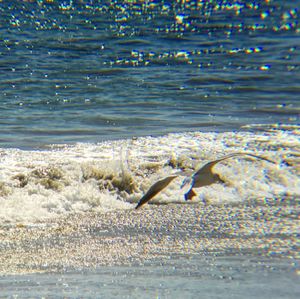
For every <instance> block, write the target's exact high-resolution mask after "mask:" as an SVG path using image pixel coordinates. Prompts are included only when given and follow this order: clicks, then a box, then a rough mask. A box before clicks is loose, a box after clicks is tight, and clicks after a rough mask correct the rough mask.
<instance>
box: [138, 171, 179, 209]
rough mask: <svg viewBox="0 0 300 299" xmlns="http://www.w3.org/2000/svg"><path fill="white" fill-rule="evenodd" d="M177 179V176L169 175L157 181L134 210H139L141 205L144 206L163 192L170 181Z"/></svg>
mask: <svg viewBox="0 0 300 299" xmlns="http://www.w3.org/2000/svg"><path fill="white" fill-rule="evenodd" d="M176 177H177V175H171V176H168V177H166V178H164V179H162V180H159V181H157V182H155V183H154V184H153V185H152V186H151V187H150V188H149V190H148V191H147V192H146V193H145V195H144V196H143V197H142V198H141V199H140V201H139V202H138V204H137V206H136V207H135V208H136V209H138V208H140V207H141V206H142V205H144V204H145V203H146V202H148V201H149V200H150V199H151V198H153V197H154V196H155V195H156V194H157V193H159V192H160V191H161V190H163V189H164V188H165V187H167V186H168V185H169V184H170V183H171V181H172V180H174V179H175V178H176Z"/></svg>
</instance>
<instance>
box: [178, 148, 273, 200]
mask: <svg viewBox="0 0 300 299" xmlns="http://www.w3.org/2000/svg"><path fill="white" fill-rule="evenodd" d="M236 156H250V157H253V158H256V159H259V160H264V161H268V162H270V163H273V164H276V163H275V162H274V161H271V160H269V159H267V158H264V157H261V156H257V155H253V154H248V153H234V154H230V155H227V156H224V157H222V158H220V159H217V160H214V161H210V162H208V163H206V164H205V165H204V166H202V167H201V168H200V169H199V170H197V171H196V172H195V173H194V174H193V175H192V177H191V179H190V180H185V182H184V183H183V184H182V186H181V188H182V187H183V186H184V185H186V184H187V182H188V181H192V182H191V187H190V189H189V190H188V192H186V193H185V194H184V198H185V200H191V199H192V198H193V197H194V196H195V195H196V193H195V191H194V190H193V189H194V188H200V187H203V186H209V185H211V184H214V183H224V181H223V180H222V179H221V178H220V176H219V175H218V174H217V173H214V172H213V167H214V166H215V165H216V164H217V163H219V162H221V161H224V160H227V159H229V158H232V157H236Z"/></svg>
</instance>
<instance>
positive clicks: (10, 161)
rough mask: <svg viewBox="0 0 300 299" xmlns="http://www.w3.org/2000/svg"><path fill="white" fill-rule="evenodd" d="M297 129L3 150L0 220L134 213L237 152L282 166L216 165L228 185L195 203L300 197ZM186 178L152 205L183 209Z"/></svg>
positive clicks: (200, 193) (237, 161)
mask: <svg viewBox="0 0 300 299" xmlns="http://www.w3.org/2000/svg"><path fill="white" fill-rule="evenodd" d="M299 149H300V141H299V127H297V126H293V127H286V126H285V127H278V126H277V127H269V128H265V127H264V129H263V130H261V131H256V132H253V133H251V132H250V133H249V132H239V133H237V132H226V133H201V132H194V133H183V134H169V135H166V136H162V137H143V138H136V139H130V140H119V141H111V142H103V143H99V144H81V143H79V144H76V145H74V146H67V145H66V146H56V145H52V146H51V147H50V148H49V149H47V150H42V151H41V150H38V151H23V150H18V149H2V150H1V151H0V155H1V156H0V157H1V163H0V205H1V209H0V219H1V220H0V222H1V223H7V222H8V223H16V222H22V223H23V222H26V223H33V222H42V221H44V220H46V219H48V218H51V217H58V216H64V215H67V214H70V213H84V212H86V211H96V212H104V211H113V210H116V209H131V208H134V206H135V205H136V203H137V202H138V200H139V199H140V197H141V196H142V195H143V193H144V192H146V191H147V189H148V188H149V187H150V186H151V185H152V184H153V183H154V182H155V181H156V180H158V179H161V178H163V177H165V176H167V175H170V174H172V173H177V172H178V171H180V170H185V171H187V170H188V171H194V170H195V169H197V168H198V167H199V166H201V165H202V164H204V163H205V162H207V161H210V160H213V159H216V158H219V157H222V156H224V155H227V154H230V153H234V152H247V153H252V154H256V155H262V156H264V157H266V158H269V159H271V160H273V161H276V163H277V165H274V164H272V163H268V162H266V161H260V160H255V159H251V158H247V157H235V158H232V159H230V160H226V161H224V162H222V163H219V164H217V165H216V166H215V168H214V171H215V172H217V173H218V174H219V175H220V177H221V178H222V179H223V180H224V181H225V184H213V185H211V186H207V187H202V188H199V189H195V191H196V192H197V196H196V198H195V199H194V201H193V202H195V201H196V202H199V203H202V202H204V203H211V204H223V203H242V202H245V201H248V200H255V201H264V200H266V199H273V200H276V199H285V198H291V197H292V198H299V196H300V187H299V186H300V179H299V172H300V168H299V162H300V158H299V157H300V154H299ZM183 180H184V176H179V177H178V178H176V179H175V180H174V181H173V182H172V183H171V184H170V185H169V186H168V187H167V188H166V189H165V190H163V191H162V192H161V193H159V194H158V195H157V196H155V197H154V198H153V199H152V200H151V201H150V203H171V202H173V203H174V202H175V203H184V204H189V203H190V202H186V201H184V197H183V194H184V193H185V192H186V187H185V188H184V189H180V185H181V184H182V181H183Z"/></svg>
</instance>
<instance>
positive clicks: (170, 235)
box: [0, 200, 299, 275]
mask: <svg viewBox="0 0 300 299" xmlns="http://www.w3.org/2000/svg"><path fill="white" fill-rule="evenodd" d="M291 207H293V210H291ZM297 215H299V205H298V204H297V201H295V202H294V203H293V204H292V206H291V205H290V204H289V201H288V200H286V201H283V202H279V203H278V204H276V205H271V206H270V205H256V206H250V205H249V206H248V205H238V206H230V205H226V206H222V205H201V204H188V205H176V204H168V205H148V206H146V207H144V208H143V209H140V210H138V211H136V210H118V211H114V212H106V213H85V214H75V215H71V216H68V217H64V218H61V219H52V220H51V221H48V222H45V223H44V224H43V225H38V226H26V225H22V224H17V225H13V226H10V227H5V226H2V227H0V237H1V247H0V253H1V255H0V265H1V266H0V275H9V274H28V273H39V272H44V273H53V272H56V273H66V272H69V271H82V270H92V269H94V270H95V269H97V268H99V267H103V266H130V265H145V264H146V263H149V262H150V263H152V262H155V261H163V260H170V259H173V258H174V257H176V256H186V257H195V256H198V257H200V258H201V256H202V257H204V256H216V255H221V256H222V255H224V256H228V255H232V256H243V255H247V254H254V255H255V256H261V257H266V258H269V257H278V258H287V259H291V260H295V261H297V260H299V252H298V251H297V250H296V248H297V242H298V241H297V234H298V232H299V220H298V219H297Z"/></svg>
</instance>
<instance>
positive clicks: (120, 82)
mask: <svg viewBox="0 0 300 299" xmlns="http://www.w3.org/2000/svg"><path fill="white" fill-rule="evenodd" d="M299 4H300V1H256V2H253V1H240V2H237V1H168V2H167V1H50V0H49V1H37V2H36V1H2V2H1V3H0V35H1V40H0V145H1V146H5V147H7V146H8V147H36V146H40V145H44V144H51V143H66V142H67V143H70V142H71V143H73V142H77V141H84V142H95V141H100V140H103V139H115V138H124V137H132V136H136V135H149V134H152V135H160V134H164V133H167V132H182V131H192V130H205V131H223V130H235V129H240V128H241V127H242V126H243V125H246V124H256V123H278V122H280V123H296V122H297V121H298V115H299V104H298V101H299V91H300V88H299V82H300V74H299V63H300V60H299V42H300V39H299V34H300V29H299V10H298V7H299Z"/></svg>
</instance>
